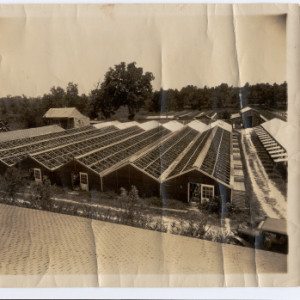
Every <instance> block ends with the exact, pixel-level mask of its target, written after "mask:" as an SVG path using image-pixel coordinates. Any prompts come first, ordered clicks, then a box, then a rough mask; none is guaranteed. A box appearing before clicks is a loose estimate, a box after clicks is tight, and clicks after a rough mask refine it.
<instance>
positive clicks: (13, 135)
mask: <svg viewBox="0 0 300 300" xmlns="http://www.w3.org/2000/svg"><path fill="white" fill-rule="evenodd" d="M61 131H64V129H63V128H61V127H60V126H58V125H49V126H41V127H35V128H29V129H21V130H12V131H7V132H1V133H0V142H5V141H12V140H17V139H24V138H31V137H35V136H39V135H44V134H49V133H55V132H61Z"/></svg>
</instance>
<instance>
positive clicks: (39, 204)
mask: <svg viewBox="0 0 300 300" xmlns="http://www.w3.org/2000/svg"><path fill="white" fill-rule="evenodd" d="M54 189H55V188H54V187H53V186H51V183H50V180H49V179H47V178H46V179H44V180H43V181H42V182H33V183H32V184H31V186H30V202H31V205H32V207H34V208H38V209H45V210H52V209H53V205H54V200H53V199H52V195H53V193H54Z"/></svg>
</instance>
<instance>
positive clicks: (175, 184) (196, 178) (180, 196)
mask: <svg viewBox="0 0 300 300" xmlns="http://www.w3.org/2000/svg"><path fill="white" fill-rule="evenodd" d="M189 183H201V184H208V185H213V186H214V187H215V196H221V198H222V200H223V201H224V202H230V201H231V189H229V188H228V187H226V186H224V185H222V184H220V183H218V182H217V181H215V180H214V179H212V178H210V177H208V176H206V175H204V174H203V173H201V172H199V171H197V170H192V171H190V172H188V173H185V174H183V175H181V176H178V177H175V178H173V179H171V180H168V181H166V182H164V183H163V185H162V193H161V195H162V197H164V198H173V199H177V200H181V201H184V202H188V184H189Z"/></svg>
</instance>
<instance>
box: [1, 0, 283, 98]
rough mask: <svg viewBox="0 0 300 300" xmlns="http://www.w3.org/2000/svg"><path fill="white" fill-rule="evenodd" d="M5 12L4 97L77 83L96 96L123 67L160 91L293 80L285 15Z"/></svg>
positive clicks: (195, 9) (150, 9)
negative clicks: (150, 77)
mask: <svg viewBox="0 0 300 300" xmlns="http://www.w3.org/2000/svg"><path fill="white" fill-rule="evenodd" d="M1 9H2V11H1V14H0V55H1V57H0V82H1V88H0V96H5V95H8V94H10V95H21V94H25V95H27V96H39V95H43V94H44V93H46V92H48V91H49V89H50V87H51V86H61V87H64V88H65V87H66V85H67V83H68V82H70V81H73V82H75V83H78V85H79V90H80V92H81V93H89V91H90V90H91V89H92V88H94V87H95V86H96V84H97V82H98V81H102V80H103V77H104V74H105V72H106V71H107V70H108V68H109V67H111V66H113V65H115V64H118V63H120V62H121V61H125V62H128V63H129V62H132V61H136V62H137V65H138V66H140V67H143V68H144V70H145V71H150V72H152V73H153V74H154V76H155V80H154V82H153V86H154V88H155V89H158V88H160V87H163V88H166V89H167V88H178V89H180V88H181V87H183V86H186V85H189V84H192V85H196V86H199V87H202V86H204V85H207V86H215V85H218V84H220V83H222V82H226V83H228V84H229V85H234V86H238V85H243V84H244V83H245V82H249V83H257V82H269V83H274V82H277V83H282V82H283V81H285V80H286V17H285V16H284V15H268V16H266V15H265V16H261V15H260V16H258V15H253V14H252V15H250V16H236V17H235V18H232V8H231V7H230V6H228V7H222V9H220V8H219V7H217V8H216V7H207V6H195V5H193V6H184V5H178V6H167V5H156V6H149V5H148V6H146V5H145V6H143V5H139V6H137V5H135V6H131V7H129V6H126V5H118V6H116V5H106V6H99V5H98V6H96V5H90V6H85V7H81V8H80V9H75V8H74V7H72V6H69V7H67V8H66V7H64V6H55V7H54V6H53V7H50V8H49V6H44V7H32V6H27V7H26V9H25V10H23V9H20V7H19V8H18V9H11V8H5V9H3V7H1ZM207 12H208V14H209V15H210V16H209V17H208V18H207V16H206V13H207ZM25 16H26V17H25ZM51 16H52V18H51Z"/></svg>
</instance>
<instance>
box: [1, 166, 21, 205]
mask: <svg viewBox="0 0 300 300" xmlns="http://www.w3.org/2000/svg"><path fill="white" fill-rule="evenodd" d="M26 183H27V179H26V173H25V172H24V171H22V170H19V169H17V168H15V167H12V168H9V169H7V170H6V172H5V173H4V175H3V176H0V189H1V190H2V191H3V192H4V194H3V198H4V200H6V201H8V202H13V203H14V202H15V200H16V196H17V194H18V193H19V192H21V191H24V189H25V185H26Z"/></svg>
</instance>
